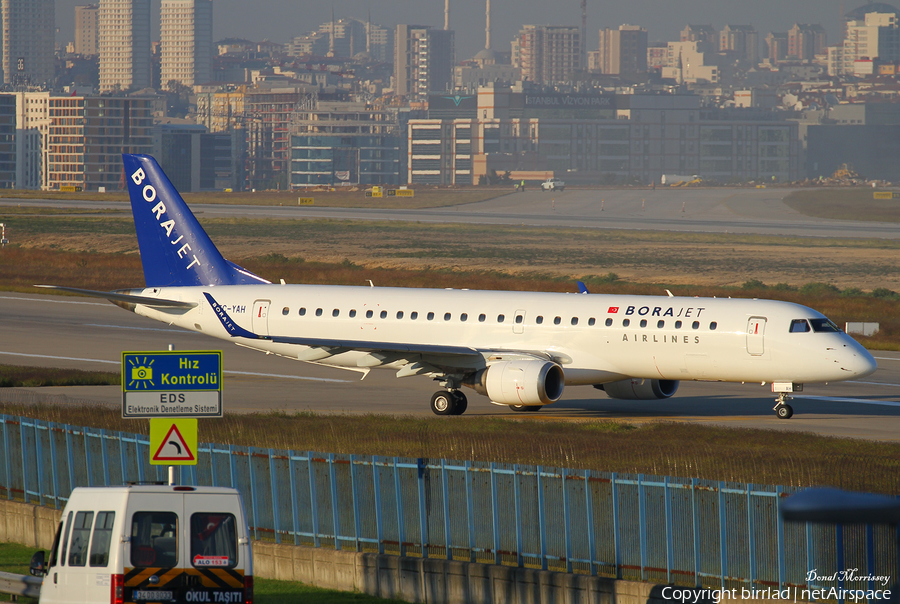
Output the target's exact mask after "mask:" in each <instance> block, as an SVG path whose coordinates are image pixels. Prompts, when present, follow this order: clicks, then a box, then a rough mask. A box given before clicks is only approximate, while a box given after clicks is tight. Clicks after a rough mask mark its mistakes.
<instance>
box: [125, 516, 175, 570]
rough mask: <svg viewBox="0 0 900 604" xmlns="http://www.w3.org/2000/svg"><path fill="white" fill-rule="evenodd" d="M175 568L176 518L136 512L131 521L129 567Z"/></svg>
mask: <svg viewBox="0 0 900 604" xmlns="http://www.w3.org/2000/svg"><path fill="white" fill-rule="evenodd" d="M177 564H178V515H177V514H174V513H172V512H135V514H134V516H132V518H131V565H132V566H134V567H140V568H147V567H149V566H162V567H172V566H175V565H177Z"/></svg>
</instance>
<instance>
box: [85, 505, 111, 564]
mask: <svg viewBox="0 0 900 604" xmlns="http://www.w3.org/2000/svg"><path fill="white" fill-rule="evenodd" d="M115 521H116V513H115V512H98V513H97V522H96V523H95V524H94V536H93V537H91V562H90V564H91V566H106V565H107V564H109V542H110V541H111V540H112V528H113V523H114V522H115Z"/></svg>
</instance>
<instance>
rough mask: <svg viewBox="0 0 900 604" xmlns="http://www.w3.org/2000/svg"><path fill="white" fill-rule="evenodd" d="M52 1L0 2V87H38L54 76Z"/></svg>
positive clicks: (3, 0) (11, 0)
mask: <svg viewBox="0 0 900 604" xmlns="http://www.w3.org/2000/svg"><path fill="white" fill-rule="evenodd" d="M55 9H56V7H55V2H54V0H0V14H2V20H3V35H2V38H3V46H2V48H3V83H4V84H11V85H18V86H24V85H41V84H44V83H48V82H51V81H52V80H53V76H54V68H55V64H54V49H55V39H54V36H55V29H56V14H55Z"/></svg>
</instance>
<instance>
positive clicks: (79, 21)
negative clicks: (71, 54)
mask: <svg viewBox="0 0 900 604" xmlns="http://www.w3.org/2000/svg"><path fill="white" fill-rule="evenodd" d="M99 35H100V6H99V5H97V4H88V5H85V6H76V7H75V52H76V53H77V54H80V55H83V56H91V55H97V54H100V39H99Z"/></svg>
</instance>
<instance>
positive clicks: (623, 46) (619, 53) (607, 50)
mask: <svg viewBox="0 0 900 604" xmlns="http://www.w3.org/2000/svg"><path fill="white" fill-rule="evenodd" d="M597 63H598V65H597V67H598V68H599V70H600V72H601V73H606V74H613V75H619V74H623V73H642V72H645V71H647V30H646V29H644V28H643V27H639V26H637V25H620V26H619V29H601V30H600V54H599V56H598V59H597Z"/></svg>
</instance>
